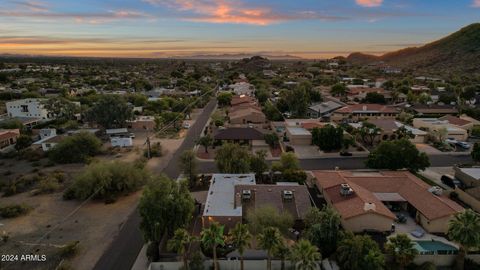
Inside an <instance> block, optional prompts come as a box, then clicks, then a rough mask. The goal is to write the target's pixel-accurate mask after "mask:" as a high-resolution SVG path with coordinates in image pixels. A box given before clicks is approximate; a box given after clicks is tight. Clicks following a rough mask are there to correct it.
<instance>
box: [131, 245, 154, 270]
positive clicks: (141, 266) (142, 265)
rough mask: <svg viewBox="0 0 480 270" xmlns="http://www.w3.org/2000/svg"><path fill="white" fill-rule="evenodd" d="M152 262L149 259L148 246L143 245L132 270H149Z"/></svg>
mask: <svg viewBox="0 0 480 270" xmlns="http://www.w3.org/2000/svg"><path fill="white" fill-rule="evenodd" d="M149 265H150V262H149V261H148V259H147V245H146V244H145V245H143V247H142V249H141V250H140V253H138V257H137V260H136V261H135V263H134V264H133V266H132V270H145V269H148V266H149Z"/></svg>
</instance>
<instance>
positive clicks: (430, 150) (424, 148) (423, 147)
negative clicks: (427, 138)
mask: <svg viewBox="0 0 480 270" xmlns="http://www.w3.org/2000/svg"><path fill="white" fill-rule="evenodd" d="M415 146H416V147H417V149H418V151H420V152H424V153H426V154H427V155H434V154H441V153H443V152H442V151H440V150H438V149H437V148H435V147H433V146H430V145H428V144H426V143H417V144H415Z"/></svg>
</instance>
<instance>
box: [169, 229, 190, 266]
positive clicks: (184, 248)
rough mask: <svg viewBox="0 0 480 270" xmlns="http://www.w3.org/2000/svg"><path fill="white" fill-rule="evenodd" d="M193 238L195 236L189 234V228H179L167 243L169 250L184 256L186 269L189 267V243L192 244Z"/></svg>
mask: <svg viewBox="0 0 480 270" xmlns="http://www.w3.org/2000/svg"><path fill="white" fill-rule="evenodd" d="M192 240H193V237H191V236H190V234H188V232H187V230H185V229H177V230H176V231H175V233H174V235H173V237H172V239H170V240H169V241H168V244H167V248H168V250H171V251H174V252H176V253H177V254H179V255H180V256H182V260H183V267H184V269H188V258H187V252H188V245H190V243H191V241H192Z"/></svg>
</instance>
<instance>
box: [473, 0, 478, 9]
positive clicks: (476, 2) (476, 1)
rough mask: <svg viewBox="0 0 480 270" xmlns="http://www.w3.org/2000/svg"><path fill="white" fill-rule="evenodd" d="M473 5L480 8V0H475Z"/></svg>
mask: <svg viewBox="0 0 480 270" xmlns="http://www.w3.org/2000/svg"><path fill="white" fill-rule="evenodd" d="M472 7H474V8H480V0H473V3H472Z"/></svg>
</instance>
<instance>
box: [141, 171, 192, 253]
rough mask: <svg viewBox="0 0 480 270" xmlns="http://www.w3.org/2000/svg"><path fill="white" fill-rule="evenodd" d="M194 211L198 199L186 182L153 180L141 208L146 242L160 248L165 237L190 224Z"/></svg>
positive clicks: (143, 196) (144, 191)
mask: <svg viewBox="0 0 480 270" xmlns="http://www.w3.org/2000/svg"><path fill="white" fill-rule="evenodd" d="M194 208H195V204H194V200H193V198H192V196H191V195H190V192H189V190H188V186H187V184H186V183H185V182H177V181H172V180H171V179H169V178H167V177H166V176H160V177H157V178H154V179H152V180H151V181H149V182H148V184H147V185H146V187H145V189H144V190H143V194H142V197H141V198H140V203H139V206H138V209H139V212H140V217H141V218H142V220H141V222H140V229H141V230H142V233H143V237H144V239H145V241H147V242H151V246H154V247H158V245H159V243H160V240H161V239H162V236H163V235H164V234H167V235H168V236H171V235H172V234H173V233H174V232H175V231H176V230H177V229H179V228H185V227H186V226H187V225H188V223H189V222H190V221H191V219H192V215H193V211H194ZM156 255H157V256H158V254H156Z"/></svg>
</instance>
